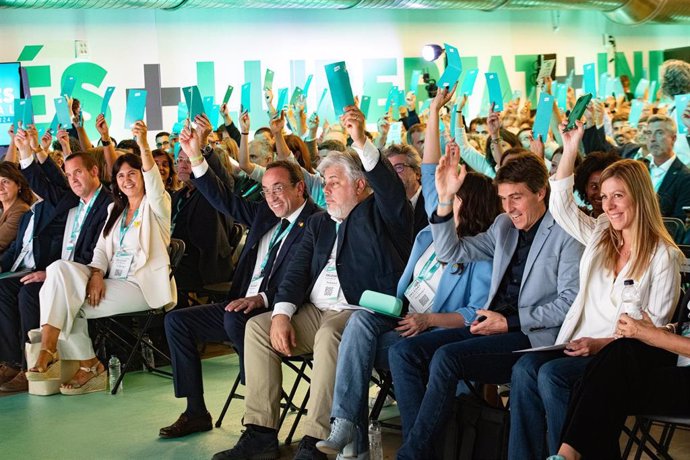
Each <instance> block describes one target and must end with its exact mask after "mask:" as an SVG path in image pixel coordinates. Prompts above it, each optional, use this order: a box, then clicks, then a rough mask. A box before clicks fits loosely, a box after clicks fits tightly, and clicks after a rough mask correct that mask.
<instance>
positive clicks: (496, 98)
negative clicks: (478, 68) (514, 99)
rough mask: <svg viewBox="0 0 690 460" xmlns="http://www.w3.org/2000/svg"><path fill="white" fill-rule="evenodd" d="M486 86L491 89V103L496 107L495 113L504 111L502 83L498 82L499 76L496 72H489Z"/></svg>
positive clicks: (486, 75) (486, 74)
mask: <svg viewBox="0 0 690 460" xmlns="http://www.w3.org/2000/svg"><path fill="white" fill-rule="evenodd" d="M484 76H485V77H486V86H487V88H489V102H491V104H492V105H493V106H494V111H495V112H502V111H503V92H502V91H501V83H500V82H499V81H498V74H497V73H496V72H487V73H485V74H484Z"/></svg>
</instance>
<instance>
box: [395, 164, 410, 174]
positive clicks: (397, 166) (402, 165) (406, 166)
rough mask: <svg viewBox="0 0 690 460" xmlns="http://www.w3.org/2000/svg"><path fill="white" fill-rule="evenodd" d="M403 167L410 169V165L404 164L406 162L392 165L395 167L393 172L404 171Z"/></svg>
mask: <svg viewBox="0 0 690 460" xmlns="http://www.w3.org/2000/svg"><path fill="white" fill-rule="evenodd" d="M405 168H410V169H412V166H410V165H408V164H406V163H398V164H397V165H393V169H395V172H397V173H401V172H403V171H405Z"/></svg>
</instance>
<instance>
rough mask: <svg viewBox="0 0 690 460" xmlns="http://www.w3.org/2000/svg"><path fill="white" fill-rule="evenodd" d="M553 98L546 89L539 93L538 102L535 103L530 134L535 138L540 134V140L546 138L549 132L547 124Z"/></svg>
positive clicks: (551, 111)
mask: <svg viewBox="0 0 690 460" xmlns="http://www.w3.org/2000/svg"><path fill="white" fill-rule="evenodd" d="M553 100H554V98H553V96H552V95H550V94H549V93H547V92H546V91H543V92H542V93H541V94H540V95H539V104H538V105H537V114H536V115H535V117H534V125H533V126H532V135H533V136H534V138H535V139H537V138H538V136H541V140H542V142H543V141H545V140H546V136H547V134H548V133H549V124H550V123H551V116H552V115H553Z"/></svg>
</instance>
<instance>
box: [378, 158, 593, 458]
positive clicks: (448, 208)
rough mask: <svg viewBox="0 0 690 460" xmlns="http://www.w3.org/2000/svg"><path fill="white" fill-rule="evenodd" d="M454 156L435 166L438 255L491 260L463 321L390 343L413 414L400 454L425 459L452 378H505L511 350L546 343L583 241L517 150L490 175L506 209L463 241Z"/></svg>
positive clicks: (534, 164)
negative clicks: (552, 207) (487, 283)
mask: <svg viewBox="0 0 690 460" xmlns="http://www.w3.org/2000/svg"><path fill="white" fill-rule="evenodd" d="M458 162H459V158H458V155H457V154H451V155H446V156H445V157H444V158H443V159H442V160H441V162H440V164H439V167H438V171H437V174H436V187H437V191H438V195H439V203H438V207H437V210H436V212H435V213H434V214H433V215H432V218H431V228H432V232H433V237H434V242H435V248H436V253H437V256H438V258H439V260H441V261H453V262H464V263H467V262H473V261H481V260H492V261H493V268H492V276H491V287H490V289H489V295H488V299H487V302H486V303H485V305H484V308H483V309H480V310H478V311H477V317H476V318H475V320H474V321H473V322H472V324H471V325H470V327H469V328H461V329H453V330H448V331H445V332H444V333H441V334H433V335H432V334H423V335H420V336H419V337H414V338H412V339H410V340H405V341H403V342H400V343H398V344H396V345H395V346H393V347H392V348H391V350H390V353H389V360H390V367H391V371H392V373H393V381H394V383H395V389H396V395H397V399H398V404H399V406H400V411H401V413H402V412H403V411H405V413H407V414H416V417H411V418H412V419H413V420H410V417H409V416H408V417H407V419H408V420H407V422H406V421H405V420H403V438H404V439H403V445H402V447H401V449H400V451H399V452H398V458H399V459H422V458H430V457H432V454H431V452H432V451H433V442H432V441H433V439H435V438H436V436H437V435H438V434H439V433H440V431H441V427H443V425H444V424H445V421H446V418H447V416H448V415H449V411H450V407H452V404H450V401H451V398H453V396H454V394H455V388H456V385H457V381H458V379H469V380H473V381H478V382H482V383H503V382H507V381H509V380H510V372H511V368H512V366H513V364H514V363H515V361H517V359H518V358H519V357H520V356H521V355H520V354H517V353H513V352H514V351H515V350H519V349H523V348H529V347H538V346H545V345H552V344H553V343H554V342H555V339H556V336H557V334H558V330H559V327H560V325H561V323H562V322H563V319H564V318H565V315H566V312H567V311H568V309H569V308H570V305H571V304H572V302H573V300H574V299H575V296H576V294H577V291H578V287H579V274H578V269H579V261H580V257H581V254H582V250H583V248H582V246H581V245H580V244H579V243H578V242H577V241H576V240H574V239H573V238H572V237H570V236H569V235H568V234H567V233H566V232H565V231H564V230H563V229H561V228H560V227H559V226H558V225H557V224H556V222H555V221H554V219H553V217H552V216H551V214H550V213H549V212H548V210H547V208H546V203H548V193H549V190H548V173H547V171H546V167H545V166H544V163H543V161H542V160H541V159H539V158H538V157H537V156H535V155H533V154H521V155H518V156H516V157H514V159H511V160H510V161H508V162H507V163H506V164H505V165H504V166H503V167H502V168H501V169H499V171H498V173H497V176H496V180H495V181H496V183H497V184H498V194H499V196H500V198H501V201H502V204H503V208H504V211H505V212H504V213H503V214H501V215H499V216H498V217H497V218H496V220H495V221H494V223H493V224H492V226H491V227H490V228H489V229H488V230H487V231H486V232H484V233H480V234H478V235H476V236H473V237H464V238H460V239H459V238H458V236H457V234H456V231H455V226H454V225H453V221H452V201H453V197H454V195H455V191H456V190H458V189H459V187H460V186H461V185H462V180H463V175H462V174H459V173H458ZM444 335H445V337H444ZM427 376H428V383H427ZM411 422H412V423H411Z"/></svg>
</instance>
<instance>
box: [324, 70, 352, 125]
mask: <svg viewBox="0 0 690 460" xmlns="http://www.w3.org/2000/svg"><path fill="white" fill-rule="evenodd" d="M325 67H326V79H327V80H328V87H329V88H330V91H331V98H332V100H333V110H334V111H335V116H336V117H338V118H340V116H341V115H342V114H343V113H344V111H345V107H348V106H351V105H354V104H355V98H354V96H353V95H352V86H351V85H350V75H349V74H348V72H347V67H346V66H345V62H344V61H340V62H334V63H333V64H327V65H326V66H325Z"/></svg>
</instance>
